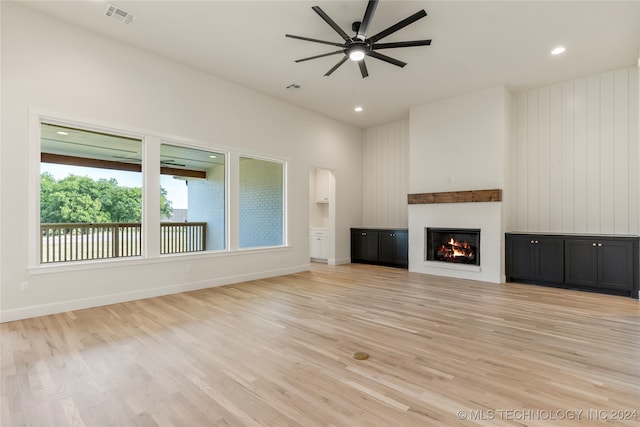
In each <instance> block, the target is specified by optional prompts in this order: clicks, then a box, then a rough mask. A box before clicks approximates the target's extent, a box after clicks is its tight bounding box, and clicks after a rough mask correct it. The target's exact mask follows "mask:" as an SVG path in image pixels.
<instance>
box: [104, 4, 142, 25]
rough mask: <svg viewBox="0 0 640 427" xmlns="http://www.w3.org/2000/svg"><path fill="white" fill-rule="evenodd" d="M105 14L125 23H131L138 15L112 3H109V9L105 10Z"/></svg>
mask: <svg viewBox="0 0 640 427" xmlns="http://www.w3.org/2000/svg"><path fill="white" fill-rule="evenodd" d="M104 14H105V15H106V16H107V17H109V18H113V19H115V20H116V21H120V22H122V23H123V24H131V23H132V22H133V20H134V19H136V16H135V15H134V14H132V13H129V12H127V11H126V10H124V9H121V8H119V7H117V6H114V5H112V4H110V5H107V9H106V10H105V12H104Z"/></svg>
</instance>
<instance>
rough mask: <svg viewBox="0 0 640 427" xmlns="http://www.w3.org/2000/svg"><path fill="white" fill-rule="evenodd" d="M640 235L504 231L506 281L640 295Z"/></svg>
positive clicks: (636, 296)
mask: <svg viewBox="0 0 640 427" xmlns="http://www.w3.org/2000/svg"><path fill="white" fill-rule="evenodd" d="M639 241H640V237H638V236H610V235H606V236H603V235H580V234H543V233H531V234H528V233H506V234H505V246H506V251H505V256H506V260H505V261H506V263H505V264H506V277H507V281H508V282H523V283H534V284H540V285H549V286H562V287H568V288H576V289H583V290H591V291H599V292H606V293H615V294H620V295H628V296H631V297H633V298H638V286H639V281H640V279H639V276H640V273H639V269H638V265H639V263H640V254H639V250H638V244H639Z"/></svg>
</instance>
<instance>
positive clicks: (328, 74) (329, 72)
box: [325, 55, 349, 76]
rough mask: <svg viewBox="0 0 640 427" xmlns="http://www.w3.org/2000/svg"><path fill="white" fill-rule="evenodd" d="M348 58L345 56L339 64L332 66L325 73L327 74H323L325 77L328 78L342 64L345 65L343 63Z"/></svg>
mask: <svg viewBox="0 0 640 427" xmlns="http://www.w3.org/2000/svg"><path fill="white" fill-rule="evenodd" d="M348 58H349V57H348V56H347V55H345V56H344V58H342V59H341V60H340V62H338V63H337V64H336V65H334V66H333V68H331V69H330V70H329V71H327V73H326V74H325V76H330V75H331V73H333V72H334V71H335V70H337V69H338V67H339V66H341V65H342V64H344V63H345V61H346V60H347V59H348Z"/></svg>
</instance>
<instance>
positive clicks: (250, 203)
mask: <svg viewBox="0 0 640 427" xmlns="http://www.w3.org/2000/svg"><path fill="white" fill-rule="evenodd" d="M37 126H38V127H39V128H40V140H39V154H40V159H39V160H40V163H39V166H40V170H39V172H40V176H39V177H38V176H37V173H34V174H33V176H32V177H31V178H30V183H29V186H30V188H33V190H34V191H33V193H34V197H33V199H31V202H33V204H34V205H36V204H38V206H39V215H38V210H32V211H31V215H33V216H32V217H31V219H30V222H31V223H32V224H33V227H32V228H31V229H30V239H33V240H32V241H35V242H37V243H36V245H39V246H38V247H37V249H34V250H33V251H32V252H31V253H30V258H31V259H30V265H38V264H52V263H66V262H73V261H94V260H101V259H123V258H132V257H147V258H157V257H158V256H166V255H171V254H185V253H202V252H214V251H236V250H238V249H251V248H269V247H282V246H284V245H285V244H286V225H285V220H286V216H285V212H286V181H285V179H286V162H284V161H278V160H270V159H265V158H258V157H252V156H251V155H239V154H238V153H237V152H233V151H230V152H223V151H220V150H215V149H207V148H204V147H203V146H202V145H200V146H197V147H196V146H192V145H191V146H190V145H189V143H188V142H186V141H181V140H179V139H175V138H172V141H168V140H163V139H162V137H160V136H156V135H151V134H148V135H147V134H143V133H135V132H129V131H113V130H111V129H109V130H106V131H103V130H102V129H101V128H100V127H97V126H92V125H86V126H85V125H81V124H70V122H67V121H66V120H58V119H56V118H53V117H46V118H45V117H39V118H38V122H37ZM33 143H34V144H36V143H37V141H33ZM34 148H35V147H34ZM36 149H37V148H36ZM143 154H144V155H143ZM229 159H234V163H233V164H232V165H231V166H232V168H231V171H230V170H229V164H228V163H229V162H230V160H229ZM31 179H32V181H31ZM146 186H150V187H146ZM158 188H159V193H158ZM38 190H39V191H38ZM38 193H39V195H40V197H39V200H38V198H37V194H38ZM228 200H232V201H234V205H233V207H234V209H231V210H230V207H229V204H228ZM236 201H237V204H236ZM143 207H144V209H143ZM158 208H159V211H158V210H157V209H158ZM236 208H237V210H236ZM230 212H233V215H234V216H233V217H232V218H229V213H230ZM230 225H231V227H230ZM36 245H34V246H36ZM82 268H84V267H82Z"/></svg>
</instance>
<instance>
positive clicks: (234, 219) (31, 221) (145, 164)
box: [26, 108, 290, 274]
mask: <svg viewBox="0 0 640 427" xmlns="http://www.w3.org/2000/svg"><path fill="white" fill-rule="evenodd" d="M42 123H49V124H52V125H59V126H65V127H69V128H76V129H80V130H86V131H90V132H99V133H105V134H112V135H117V136H123V137H126V138H134V139H139V140H140V141H142V167H141V173H142V218H141V224H142V232H141V235H142V242H143V243H142V255H141V256H139V257H127V258H105V259H93V260H79V261H73V262H56V263H44V264H43V263H40V251H41V236H40V154H41V124H42ZM27 140H28V156H29V158H28V178H27V191H28V194H29V197H28V198H27V199H28V200H27V207H28V215H27V220H28V230H27V253H28V254H27V259H28V262H27V266H26V267H27V270H28V271H29V273H30V274H45V273H47V272H51V271H59V272H63V271H77V270H86V269H95V268H105V267H113V266H128V265H140V264H153V263H157V262H166V261H168V260H169V259H171V260H173V261H179V260H185V259H189V260H191V259H202V258H211V257H220V256H233V255H238V254H242V253H246V252H252V253H262V252H264V253H268V252H273V251H279V250H285V249H287V248H289V247H290V246H289V209H288V198H289V160H288V159H286V158H279V157H277V156H273V155H264V154H259V153H255V152H252V151H251V150H242V149H239V148H238V147H231V146H225V145H221V144H216V145H215V146H209V145H207V144H206V143H204V142H203V141H200V140H196V139H191V138H188V137H177V136H175V135H166V134H159V133H156V132H152V131H149V130H140V129H135V128H133V127H131V126H116V125H113V124H108V123H101V122H98V121H95V120H87V119H84V118H77V117H72V116H69V115H65V114H60V113H52V112H48V111H43V110H38V109H34V108H30V109H29V119H28V129H27ZM163 143H165V144H171V145H176V146H181V147H185V148H193V149H196V150H203V151H211V152H217V153H221V154H224V155H225V173H224V176H225V225H224V226H225V249H224V250H207V251H201V252H188V253H177V254H163V255H161V254H160V244H159V240H160V233H159V232H158V229H159V227H160V209H156V206H159V203H160V170H159V168H160V145H161V144H163ZM241 157H247V158H251V159H257V160H264V161H270V162H275V163H280V164H281V165H282V244H281V245H277V246H261V247H251V248H240V247H239V169H240V165H239V160H240V158H241ZM156 169H157V170H156ZM154 171H155V172H154ZM156 190H157V191H156ZM156 202H157V203H156ZM156 226H157V227H156ZM156 237H157V238H156Z"/></svg>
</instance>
